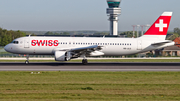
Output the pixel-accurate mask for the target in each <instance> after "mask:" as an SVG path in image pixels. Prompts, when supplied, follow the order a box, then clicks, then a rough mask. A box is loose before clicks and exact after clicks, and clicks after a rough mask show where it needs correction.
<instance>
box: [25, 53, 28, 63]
mask: <svg viewBox="0 0 180 101" xmlns="http://www.w3.org/2000/svg"><path fill="white" fill-rule="evenodd" d="M25 64H26V65H28V64H29V55H26V61H25Z"/></svg>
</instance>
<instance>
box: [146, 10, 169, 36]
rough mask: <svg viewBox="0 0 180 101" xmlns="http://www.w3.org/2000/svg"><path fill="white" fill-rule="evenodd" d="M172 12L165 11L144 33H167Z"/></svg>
mask: <svg viewBox="0 0 180 101" xmlns="http://www.w3.org/2000/svg"><path fill="white" fill-rule="evenodd" d="M171 16H172V12H164V13H163V14H162V15H161V16H160V17H159V18H158V19H157V20H156V21H155V22H154V24H153V25H152V26H151V27H150V28H149V30H148V31H147V32H146V33H145V34H144V35H167V31H168V28H169V24H170V21H171Z"/></svg>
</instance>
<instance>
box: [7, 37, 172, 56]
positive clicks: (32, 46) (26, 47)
mask: <svg viewBox="0 0 180 101" xmlns="http://www.w3.org/2000/svg"><path fill="white" fill-rule="evenodd" d="M50 40H51V41H50ZM14 41H18V44H17V43H16V44H14V43H10V44H8V45H7V46H6V47H5V50H6V51H8V52H11V53H16V54H29V55H42V54H43V55H54V52H55V51H59V50H63V49H64V50H68V49H69V50H70V49H75V48H81V47H88V46H93V45H98V46H101V47H102V49H101V50H99V51H100V52H102V53H104V55H105V56H121V55H131V54H136V53H141V52H146V51H151V50H155V49H160V48H163V47H167V46H171V45H173V44H174V42H172V43H167V44H164V45H161V46H152V44H153V43H157V42H160V40H158V38H157V37H156V38H150V40H149V39H148V37H147V38H142V37H140V38H109V37H107V38H106V37H46V36H44V37H33V36H32V37H22V38H18V39H15V40H14Z"/></svg>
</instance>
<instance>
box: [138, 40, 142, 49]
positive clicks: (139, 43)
mask: <svg viewBox="0 0 180 101" xmlns="http://www.w3.org/2000/svg"><path fill="white" fill-rule="evenodd" d="M137 50H142V40H138V42H137Z"/></svg>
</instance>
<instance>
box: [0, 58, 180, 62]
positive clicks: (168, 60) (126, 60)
mask: <svg viewBox="0 0 180 101" xmlns="http://www.w3.org/2000/svg"><path fill="white" fill-rule="evenodd" d="M24 61H25V59H24V60H0V62H24ZM81 61H82V60H71V61H68V62H81ZM30 62H56V61H55V60H30ZM88 62H180V59H107V60H106V59H105V60H88Z"/></svg>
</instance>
